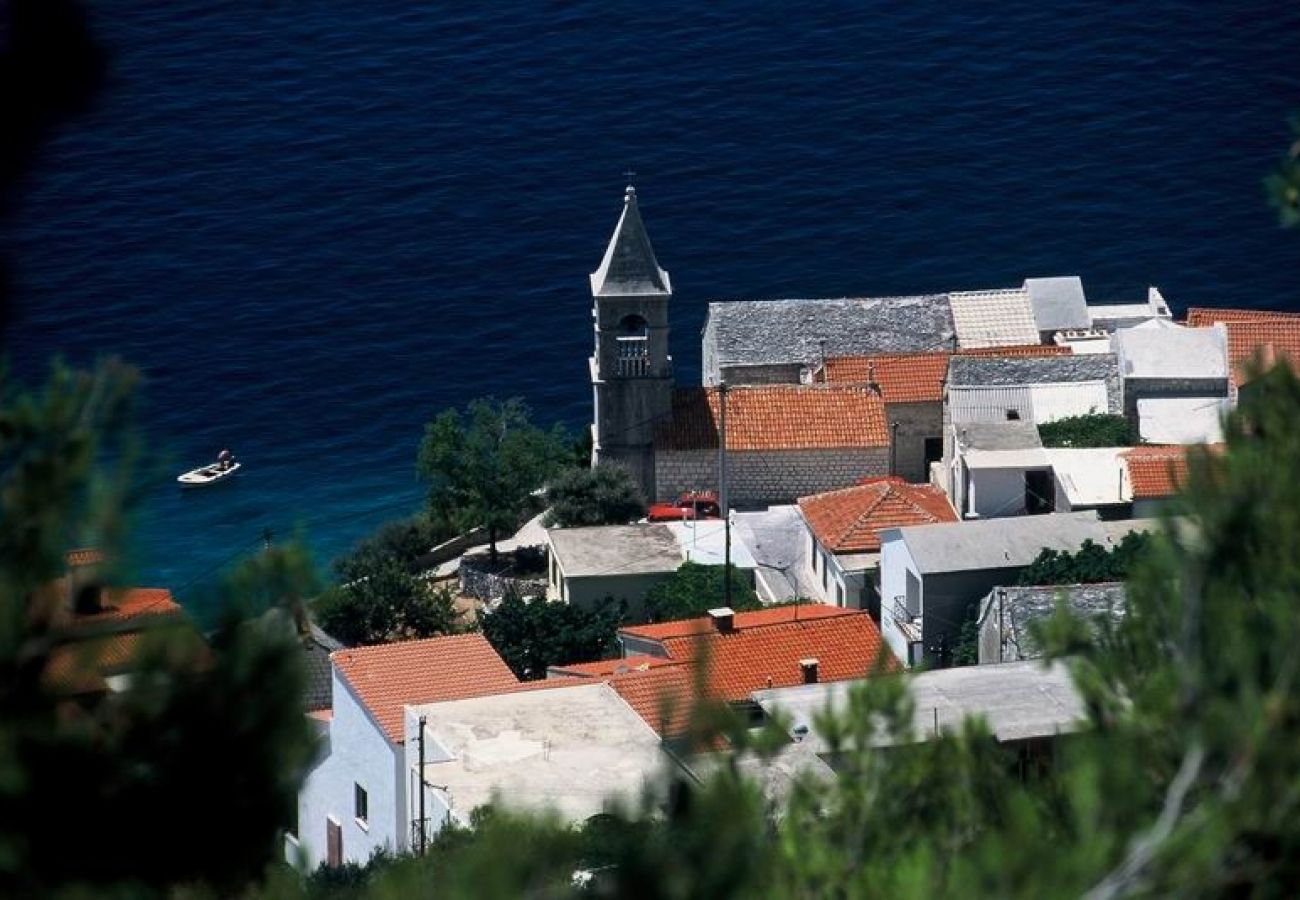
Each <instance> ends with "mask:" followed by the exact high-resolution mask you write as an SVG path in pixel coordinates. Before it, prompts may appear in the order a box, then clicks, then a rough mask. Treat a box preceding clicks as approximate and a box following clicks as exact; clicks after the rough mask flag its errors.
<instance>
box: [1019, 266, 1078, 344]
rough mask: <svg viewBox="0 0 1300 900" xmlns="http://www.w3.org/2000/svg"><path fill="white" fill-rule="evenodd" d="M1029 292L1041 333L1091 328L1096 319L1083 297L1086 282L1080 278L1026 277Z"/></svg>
mask: <svg viewBox="0 0 1300 900" xmlns="http://www.w3.org/2000/svg"><path fill="white" fill-rule="evenodd" d="M1025 290H1026V291H1027V292H1028V293H1029V302H1030V304H1031V305H1032V306H1033V310H1034V321H1035V323H1037V325H1038V330H1039V331H1061V330H1063V329H1068V328H1088V327H1089V326H1091V325H1092V316H1090V315H1089V314H1088V301H1087V300H1086V299H1085V297H1084V294H1083V282H1082V281H1081V280H1080V279H1079V276H1077V275H1069V276H1065V277H1057V278H1026V279H1025Z"/></svg>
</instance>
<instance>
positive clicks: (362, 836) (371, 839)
mask: <svg viewBox="0 0 1300 900" xmlns="http://www.w3.org/2000/svg"><path fill="white" fill-rule="evenodd" d="M332 687H333V692H334V716H333V718H332V719H331V720H330V722H329V727H328V730H327V732H326V741H325V745H324V749H325V755H324V756H323V757H322V758H321V760H320V762H318V763H317V765H316V767H315V768H314V769H312V771H311V773H310V774H309V775H308V776H307V780H306V782H305V783H304V784H303V787H302V791H301V792H300V793H299V795H298V835H297V838H296V839H295V838H293V837H289V838H287V839H286V843H287V844H288V845H289V846H288V847H287V848H286V850H287V854H286V855H287V857H288V859H289V861H290V862H298V860H299V858H301V859H302V861H303V862H304V863H305V865H306V866H307V867H308V869H315V868H316V867H317V866H320V865H321V864H322V863H324V862H326V860H327V857H328V838H327V832H328V830H329V825H328V824H327V823H333V824H334V825H336V826H338V827H339V829H340V830H341V836H342V850H343V854H342V859H343V861H344V862H356V863H364V862H365V861H366V860H368V859H369V858H370V856H371V854H373V853H374V852H375V851H376V850H379V849H380V848H386V849H388V850H404V849H406V846H407V842H406V838H407V835H408V833H409V828H408V827H406V825H405V819H406V810H405V802H406V797H405V794H404V793H400V792H399V791H398V790H397V784H398V782H397V773H398V771H399V770H398V766H399V764H400V757H399V753H398V748H397V747H395V746H394V745H393V744H392V743H390V742H389V740H388V738H387V737H386V736H385V734H384V732H383V730H382V729H381V728H380V727H379V725H378V723H376V722H375V720H374V719H373V718H372V717H371V715H370V712H369V711H368V710H367V709H366V707H365V706H364V705H363V704H362V703H361V701H360V700H359V699H358V698H357V696H356V694H355V693H353V691H352V689H351V687H350V686H349V685H348V683H347V681H346V679H344V678H343V677H342V676H341V675H340V674H339V672H338V670H337V669H335V670H334V673H333V686H332ZM358 785H359V786H360V787H361V788H362V789H363V790H364V791H365V792H366V800H367V807H368V809H367V810H366V817H365V819H364V820H362V819H361V818H360V817H358V815H357V813H358V810H357V808H356V803H357V791H356V788H357V786H358ZM299 854H301V857H300V856H299Z"/></svg>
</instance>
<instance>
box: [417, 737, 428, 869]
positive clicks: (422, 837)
mask: <svg viewBox="0 0 1300 900" xmlns="http://www.w3.org/2000/svg"><path fill="white" fill-rule="evenodd" d="M419 826H420V831H419V832H418V833H419V835H420V840H419V841H418V843H419V845H420V847H419V850H417V851H416V852H417V853H419V854H420V855H421V856H424V842H425V840H426V839H427V836H428V832H427V829H428V826H427V825H426V823H425V821H424V716H420V821H419Z"/></svg>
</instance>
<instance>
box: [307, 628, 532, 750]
mask: <svg viewBox="0 0 1300 900" xmlns="http://www.w3.org/2000/svg"><path fill="white" fill-rule="evenodd" d="M330 660H331V661H332V662H333V663H334V666H335V668H336V669H337V670H338V672H339V674H340V675H342V676H343V677H344V678H345V679H347V682H348V684H350V685H351V686H352V689H353V690H354V691H356V693H357V697H358V698H359V699H360V700H361V702H362V703H363V704H364V705H365V706H366V708H367V709H368V710H370V714H371V715H372V716H373V717H374V719H375V721H376V722H378V723H379V727H380V728H382V729H383V731H384V733H385V734H386V735H387V736H388V739H389V740H390V741H392V742H393V743H398V742H400V741H401V740H402V707H403V706H404V705H406V704H418V703H436V702H437V701H439V700H462V699H466V698H469V697H482V696H485V695H487V694H498V693H506V692H508V691H512V690H517V689H519V687H520V685H519V680H518V679H517V678H515V676H514V673H513V672H511V671H510V669H509V667H507V666H506V664H505V663H504V662H503V661H502V659H501V657H500V656H498V655H497V652H496V651H495V650H493V649H492V645H491V644H489V643H488V642H487V639H486V638H484V637H483V636H482V635H481V634H459V635H452V636H449V637H436V638H428V639H426V640H420V641H400V642H398V643H395V644H380V645H377V646H373V647H354V648H351V649H348V650H338V651H336V652H334V653H332V654H330Z"/></svg>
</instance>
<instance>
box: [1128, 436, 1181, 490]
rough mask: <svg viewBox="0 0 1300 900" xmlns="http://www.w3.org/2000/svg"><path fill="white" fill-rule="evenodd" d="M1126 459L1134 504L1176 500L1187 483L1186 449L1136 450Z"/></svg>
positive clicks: (1135, 448)
mask: <svg viewBox="0 0 1300 900" xmlns="http://www.w3.org/2000/svg"><path fill="white" fill-rule="evenodd" d="M1123 459H1124V464H1125V465H1126V466H1128V478H1129V484H1130V485H1131V486H1132V490H1133V499H1134V500H1154V499H1159V498H1161V497H1170V496H1173V495H1174V494H1176V493H1178V489H1179V487H1180V486H1181V485H1182V483H1183V482H1184V481H1186V480H1187V448H1186V447H1180V446H1169V447H1157V446H1149V447H1134V448H1133V449H1132V450H1129V451H1128V452H1126V453H1124V454H1123Z"/></svg>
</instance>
